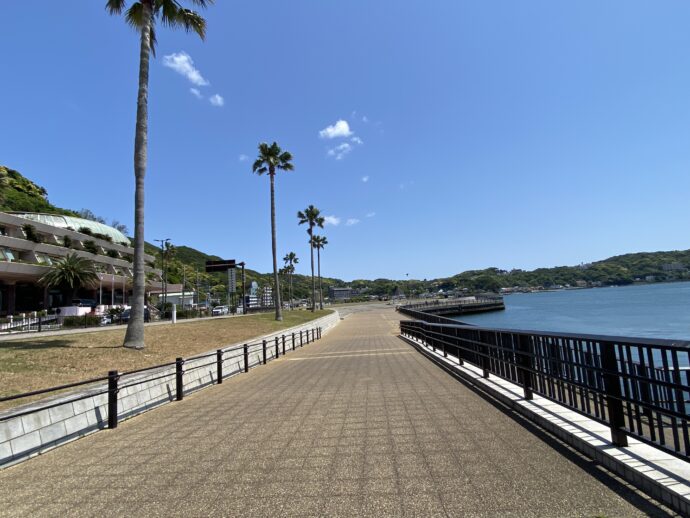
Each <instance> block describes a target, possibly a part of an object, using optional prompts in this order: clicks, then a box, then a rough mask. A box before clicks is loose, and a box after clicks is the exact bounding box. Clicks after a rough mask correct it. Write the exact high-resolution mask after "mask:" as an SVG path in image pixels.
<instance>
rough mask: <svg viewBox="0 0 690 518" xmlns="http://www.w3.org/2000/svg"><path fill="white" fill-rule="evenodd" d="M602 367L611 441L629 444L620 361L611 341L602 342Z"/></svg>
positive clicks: (618, 444)
mask: <svg viewBox="0 0 690 518" xmlns="http://www.w3.org/2000/svg"><path fill="white" fill-rule="evenodd" d="M599 346H600V347H601V368H602V369H603V371H604V391H605V392H606V406H607V408H608V411H609V424H610V426H611V442H612V443H613V445H614V446H627V445H628V436H627V435H626V433H625V429H624V428H625V413H624V412H623V401H622V400H621V385H620V376H619V373H618V361H617V360H616V349H615V345H614V344H612V343H610V342H600V344H599Z"/></svg>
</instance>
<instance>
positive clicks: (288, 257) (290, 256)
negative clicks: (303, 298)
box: [283, 252, 299, 309]
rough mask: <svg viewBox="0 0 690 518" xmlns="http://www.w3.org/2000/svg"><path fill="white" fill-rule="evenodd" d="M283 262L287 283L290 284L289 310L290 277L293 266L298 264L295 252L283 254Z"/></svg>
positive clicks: (290, 290) (290, 291) (293, 271)
mask: <svg viewBox="0 0 690 518" xmlns="http://www.w3.org/2000/svg"><path fill="white" fill-rule="evenodd" d="M283 262H284V263H285V268H286V269H287V271H288V274H289V276H290V277H289V283H290V289H289V293H290V295H289V296H290V309H292V275H293V274H294V273H295V265H296V264H297V263H299V258H298V257H297V254H296V253H295V252H288V253H287V254H285V257H283Z"/></svg>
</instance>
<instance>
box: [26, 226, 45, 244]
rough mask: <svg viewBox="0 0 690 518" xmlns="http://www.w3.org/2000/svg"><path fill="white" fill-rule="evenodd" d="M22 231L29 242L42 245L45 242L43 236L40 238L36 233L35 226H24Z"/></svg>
mask: <svg viewBox="0 0 690 518" xmlns="http://www.w3.org/2000/svg"><path fill="white" fill-rule="evenodd" d="M22 230H23V231H24V234H25V235H26V239H28V240H29V241H33V242H34V243H40V242H41V241H43V240H42V239H41V236H39V235H38V234H37V233H36V227H34V226H33V225H29V224H28V223H27V224H26V225H22Z"/></svg>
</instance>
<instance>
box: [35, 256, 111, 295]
mask: <svg viewBox="0 0 690 518" xmlns="http://www.w3.org/2000/svg"><path fill="white" fill-rule="evenodd" d="M38 282H39V284H41V285H43V286H48V287H51V288H60V289H62V290H68V289H69V290H70V295H71V297H72V298H73V299H74V298H75V297H76V295H77V292H78V291H79V288H82V287H84V288H92V287H94V286H96V285H98V273H97V272H96V269H95V268H94V266H93V261H90V260H89V259H86V258H84V257H79V256H78V255H77V254H76V253H71V254H67V255H66V256H65V257H63V258H62V259H59V260H58V261H55V262H54V263H53V266H52V268H51V269H50V271H48V272H46V273H45V274H43V276H42V277H41V278H40V279H39V280H38Z"/></svg>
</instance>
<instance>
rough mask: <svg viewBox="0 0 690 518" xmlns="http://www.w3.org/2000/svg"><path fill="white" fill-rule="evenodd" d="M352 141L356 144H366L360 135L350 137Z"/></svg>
mask: <svg viewBox="0 0 690 518" xmlns="http://www.w3.org/2000/svg"><path fill="white" fill-rule="evenodd" d="M350 141H351V142H354V143H355V144H359V145H362V144H364V142H363V141H362V139H361V138H359V137H352V138H351V139H350Z"/></svg>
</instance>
